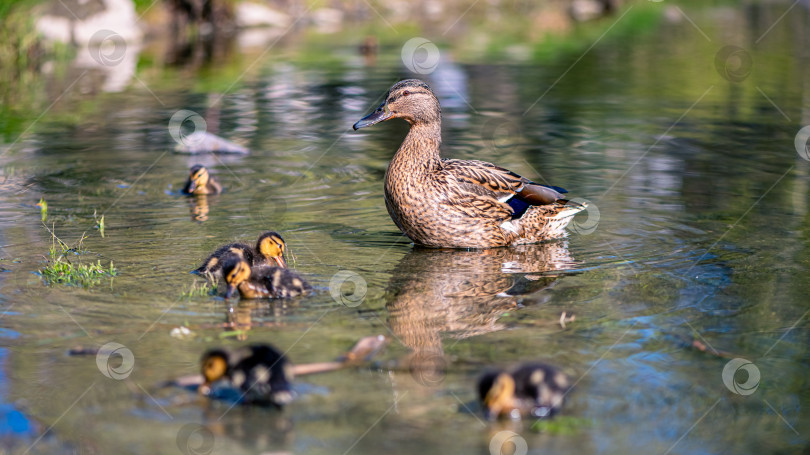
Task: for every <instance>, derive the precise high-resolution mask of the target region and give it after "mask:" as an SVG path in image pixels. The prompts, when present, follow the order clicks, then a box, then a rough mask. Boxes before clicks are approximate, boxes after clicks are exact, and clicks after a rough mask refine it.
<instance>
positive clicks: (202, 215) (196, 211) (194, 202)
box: [188, 194, 208, 222]
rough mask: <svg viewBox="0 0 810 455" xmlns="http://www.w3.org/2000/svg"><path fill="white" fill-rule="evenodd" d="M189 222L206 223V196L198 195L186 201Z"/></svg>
mask: <svg viewBox="0 0 810 455" xmlns="http://www.w3.org/2000/svg"><path fill="white" fill-rule="evenodd" d="M188 207H189V213H190V214H191V221H199V222H203V221H208V196H207V195H205V194H198V195H196V196H195V197H192V198H189V200H188Z"/></svg>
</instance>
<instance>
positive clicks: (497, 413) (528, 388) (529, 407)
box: [478, 363, 570, 420]
mask: <svg viewBox="0 0 810 455" xmlns="http://www.w3.org/2000/svg"><path fill="white" fill-rule="evenodd" d="M569 388H570V381H569V379H568V376H566V375H565V374H563V373H562V372H560V371H559V370H557V369H556V368H554V367H552V366H549V365H545V364H542V363H525V364H521V365H518V366H517V367H515V368H513V369H511V370H509V371H501V370H499V371H488V372H486V373H484V374H483V375H482V376H481V378H480V379H479V380H478V398H479V399H480V400H481V403H482V404H483V408H484V415H485V416H486V417H487V418H488V419H495V418H498V417H508V418H511V419H513V420H519V419H520V418H521V417H522V416H531V417H535V418H538V417H550V416H552V415H553V414H554V413H556V412H557V411H559V409H560V408H561V407H562V402H563V398H565V395H566V393H568V389H569Z"/></svg>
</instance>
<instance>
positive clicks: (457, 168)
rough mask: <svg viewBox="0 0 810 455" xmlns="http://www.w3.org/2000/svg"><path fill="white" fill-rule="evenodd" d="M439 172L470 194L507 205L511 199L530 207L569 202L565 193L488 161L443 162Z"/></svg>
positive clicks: (560, 189) (562, 190)
mask: <svg viewBox="0 0 810 455" xmlns="http://www.w3.org/2000/svg"><path fill="white" fill-rule="evenodd" d="M440 172H443V173H446V174H447V175H448V176H449V177H453V178H454V179H455V180H456V181H458V182H459V184H460V185H461V186H462V187H463V188H465V189H466V190H467V191H469V192H471V193H474V194H476V195H479V196H484V195H488V196H490V197H492V198H495V199H496V200H498V201H499V202H508V201H509V200H510V199H511V198H512V197H517V198H518V199H520V200H522V201H523V202H526V203H527V204H529V205H548V204H554V203H556V202H560V203H565V202H567V201H566V200H565V199H564V198H563V195H562V193H564V192H565V190H564V189H562V188H559V187H552V186H546V185H540V184H538V183H535V182H532V181H531V180H529V179H527V178H525V177H521V176H520V175H518V174H515V173H514V172H512V171H510V170H508V169H504V168H502V167H499V166H496V165H494V164H492V163H487V162H486V161H478V160H452V159H450V160H443V161H442V170H441V171H440ZM510 205H511V204H510Z"/></svg>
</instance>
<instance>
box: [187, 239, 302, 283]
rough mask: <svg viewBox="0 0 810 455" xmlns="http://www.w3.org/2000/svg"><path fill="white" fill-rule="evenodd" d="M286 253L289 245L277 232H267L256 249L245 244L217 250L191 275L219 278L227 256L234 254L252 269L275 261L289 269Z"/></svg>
mask: <svg viewBox="0 0 810 455" xmlns="http://www.w3.org/2000/svg"><path fill="white" fill-rule="evenodd" d="M286 252H287V244H286V243H285V242H284V239H283V238H281V235H280V234H279V233H278V232H275V231H267V232H264V233H262V235H260V236H259V240H257V241H256V246H255V247H251V246H250V245H248V244H245V243H229V244H227V245H223V246H221V247H219V248H217V249H216V251H214V253H213V254H212V255H211V256H208V259H206V260H205V262H203V264H202V265H201V266H199V267H198V268H197V269H195V270H193V271H192V272H191V273H196V274H200V275H205V274H206V273H211V274H212V275H213V276H219V275H220V273H221V271H222V263H223V262H224V258H225V256H228V255H232V254H235V255H236V256H239V257H241V258H242V259H244V260H245V261H247V263H248V265H250V266H251V267H252V266H256V265H261V264H264V263H265V262H269V261H271V260H273V261H275V263H276V264H277V265H278V266H279V267H282V268H285V267H287V261H286V260H285V259H284V254H285V253H286Z"/></svg>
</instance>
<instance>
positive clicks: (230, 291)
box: [225, 284, 236, 299]
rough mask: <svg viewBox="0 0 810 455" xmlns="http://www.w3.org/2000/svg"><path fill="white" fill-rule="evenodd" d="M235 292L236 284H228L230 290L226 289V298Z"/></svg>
mask: <svg viewBox="0 0 810 455" xmlns="http://www.w3.org/2000/svg"><path fill="white" fill-rule="evenodd" d="M235 292H236V286H234V285H232V284H229V285H228V290H227V291H225V298H226V299H230V298H231V297H233V294H234V293H235Z"/></svg>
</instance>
